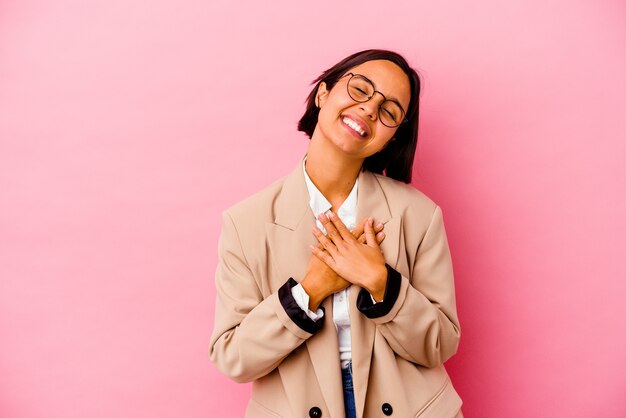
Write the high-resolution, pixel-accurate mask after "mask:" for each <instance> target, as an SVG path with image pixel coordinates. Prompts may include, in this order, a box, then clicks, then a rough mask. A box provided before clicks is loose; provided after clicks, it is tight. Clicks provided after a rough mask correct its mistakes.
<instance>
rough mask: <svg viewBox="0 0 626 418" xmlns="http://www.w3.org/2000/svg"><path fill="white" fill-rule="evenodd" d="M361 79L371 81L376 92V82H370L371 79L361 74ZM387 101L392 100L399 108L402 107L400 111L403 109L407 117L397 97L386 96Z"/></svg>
mask: <svg viewBox="0 0 626 418" xmlns="http://www.w3.org/2000/svg"><path fill="white" fill-rule="evenodd" d="M361 77H363V78H365V79H366V80H367V81H369V82H370V83H372V86H374V90H376V84H374V82H373V81H372V80H370V79H369V78H367V77H366V76H365V75H363V74H361ZM379 93H380V92H379ZM384 97H385V99H386V100H391V101H392V102H395V103H396V104H397V105H398V106H400V109H402V111H403V112H404V114H405V115H406V110H404V108H403V107H402V105H401V104H400V101H399V100H398V99H396V98H395V97H391V96H390V97H387V96H384Z"/></svg>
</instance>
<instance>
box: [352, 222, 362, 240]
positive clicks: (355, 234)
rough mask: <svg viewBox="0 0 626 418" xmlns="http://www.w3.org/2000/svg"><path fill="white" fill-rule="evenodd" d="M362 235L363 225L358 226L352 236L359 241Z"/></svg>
mask: <svg viewBox="0 0 626 418" xmlns="http://www.w3.org/2000/svg"><path fill="white" fill-rule="evenodd" d="M362 234H363V224H360V225H357V226H356V227H355V228H354V229H353V230H352V236H353V237H354V238H356V239H357V240H358V239H359V237H361V235H362Z"/></svg>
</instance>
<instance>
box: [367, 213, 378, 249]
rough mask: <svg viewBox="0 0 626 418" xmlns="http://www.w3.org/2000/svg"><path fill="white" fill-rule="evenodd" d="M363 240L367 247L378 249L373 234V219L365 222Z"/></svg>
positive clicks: (374, 233)
mask: <svg viewBox="0 0 626 418" xmlns="http://www.w3.org/2000/svg"><path fill="white" fill-rule="evenodd" d="M365 240H366V242H367V245H368V246H370V247H373V248H378V241H376V232H374V219H373V218H368V219H367V222H365Z"/></svg>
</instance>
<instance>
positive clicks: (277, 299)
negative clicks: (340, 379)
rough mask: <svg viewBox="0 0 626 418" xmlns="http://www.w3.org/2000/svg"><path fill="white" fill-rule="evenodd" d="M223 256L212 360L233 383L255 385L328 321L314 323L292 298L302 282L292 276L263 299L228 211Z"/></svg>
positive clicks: (221, 245)
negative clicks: (294, 288)
mask: <svg viewBox="0 0 626 418" xmlns="http://www.w3.org/2000/svg"><path fill="white" fill-rule="evenodd" d="M218 256H219V260H218V265H217V269H216V273H215V287H216V301H215V322H214V329H213V333H212V335H211V338H210V344H209V357H210V359H211V361H212V362H213V363H215V365H216V366H217V368H218V369H219V370H220V371H221V372H222V373H224V374H225V375H227V376H229V377H230V378H231V379H233V380H235V381H236V382H240V383H243V382H250V381H252V380H255V379H258V378H259V377H262V376H264V375H266V374H268V373H269V372H271V371H272V370H274V369H275V368H276V367H277V366H278V365H279V364H280V363H281V361H282V360H283V359H284V358H285V357H287V356H288V355H289V354H290V353H291V352H292V351H293V350H294V349H296V348H297V347H298V346H300V345H301V344H302V343H303V342H304V341H305V340H307V339H308V338H309V337H311V336H312V335H313V334H314V333H315V332H317V331H318V330H319V329H321V327H322V324H323V320H318V321H313V320H312V319H311V318H309V317H308V316H307V315H306V313H305V312H304V311H303V310H302V309H301V308H300V307H299V306H298V304H297V303H296V301H295V299H294V298H293V295H292V293H291V288H292V287H293V286H295V285H297V282H296V281H295V280H294V279H293V278H291V277H290V278H289V279H287V280H286V282H285V284H284V285H282V286H281V287H280V288H279V289H278V290H276V291H275V292H274V293H272V294H270V295H269V296H267V297H265V298H264V297H263V295H262V293H261V290H260V288H259V285H258V283H257V281H256V280H255V277H254V274H253V273H252V270H251V269H250V267H249V264H248V262H247V260H246V257H245V254H244V252H243V248H242V245H241V242H240V239H239V235H238V233H237V228H236V226H235V223H234V222H233V220H232V218H231V216H230V215H229V214H228V212H227V211H224V212H223V213H222V232H221V235H220V237H219V240H218ZM322 309H323V308H322Z"/></svg>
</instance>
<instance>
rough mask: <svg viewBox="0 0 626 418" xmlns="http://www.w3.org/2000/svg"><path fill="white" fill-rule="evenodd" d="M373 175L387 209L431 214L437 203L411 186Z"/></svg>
mask: <svg viewBox="0 0 626 418" xmlns="http://www.w3.org/2000/svg"><path fill="white" fill-rule="evenodd" d="M371 174H373V175H374V177H375V178H376V180H377V181H378V184H380V187H381V189H382V190H383V192H384V193H385V196H386V198H387V202H389V207H390V208H391V210H392V211H393V212H396V213H397V212H400V213H403V214H406V213H415V212H417V213H419V214H423V215H426V214H431V215H432V214H433V213H434V211H435V209H437V207H438V205H437V203H436V202H435V201H434V200H433V199H431V198H430V197H429V196H427V195H426V194H425V193H424V192H422V191H421V190H419V189H417V188H416V187H415V186H413V185H412V184H406V183H403V182H401V181H398V180H395V179H392V178H390V177H387V176H383V175H382V174H376V173H371Z"/></svg>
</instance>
